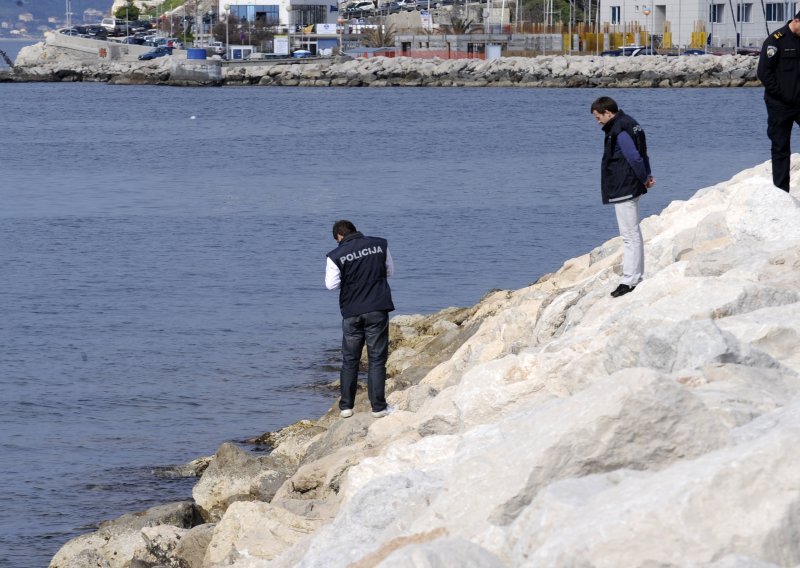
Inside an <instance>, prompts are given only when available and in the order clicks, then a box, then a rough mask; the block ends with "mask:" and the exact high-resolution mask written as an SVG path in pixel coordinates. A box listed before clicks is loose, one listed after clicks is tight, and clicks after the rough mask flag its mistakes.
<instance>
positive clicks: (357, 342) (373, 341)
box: [339, 311, 389, 412]
mask: <svg viewBox="0 0 800 568" xmlns="http://www.w3.org/2000/svg"><path fill="white" fill-rule="evenodd" d="M365 342H366V344H367V360H368V361H369V369H368V372H367V394H369V402H370V404H371V405H372V411H373V412H380V411H381V410H384V409H386V393H385V389H386V359H387V358H388V357H389V313H388V312H385V311H379V312H367V313H366V314H361V315H358V316H353V317H349V318H344V319H343V320H342V372H341V375H340V382H341V399H340V400H339V409H340V410H344V409H346V408H353V406H354V405H355V402H356V388H357V386H358V367H359V363H360V362H361V351H362V350H363V349H364V343H365Z"/></svg>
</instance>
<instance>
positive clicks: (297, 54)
mask: <svg viewBox="0 0 800 568" xmlns="http://www.w3.org/2000/svg"><path fill="white" fill-rule="evenodd" d="M370 4H371V2H370ZM311 55H312V54H311V52H310V51H309V50H307V49H295V50H294V51H293V52H292V57H294V58H295V59H305V58H306V57H311Z"/></svg>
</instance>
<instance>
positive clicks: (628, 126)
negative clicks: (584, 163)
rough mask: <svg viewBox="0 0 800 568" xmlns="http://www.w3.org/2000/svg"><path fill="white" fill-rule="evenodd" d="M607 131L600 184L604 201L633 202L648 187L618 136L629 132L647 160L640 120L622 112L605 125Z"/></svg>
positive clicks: (641, 154) (640, 153) (604, 129)
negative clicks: (639, 175) (624, 152)
mask: <svg viewBox="0 0 800 568" xmlns="http://www.w3.org/2000/svg"><path fill="white" fill-rule="evenodd" d="M603 131H604V132H605V133H606V138H605V147H604V148H603V160H602V166H601V169H600V187H601V189H602V195H603V203H618V202H622V201H629V200H631V199H634V198H636V197H639V196H640V195H644V194H645V193H647V188H646V187H645V186H644V184H643V183H642V181H641V180H640V179H639V178H637V177H636V172H634V171H633V168H632V167H631V165H630V164H629V163H628V160H626V159H625V156H623V155H622V152H621V151H620V149H619V147H618V146H617V136H619V134H620V133H621V132H623V131H624V132H627V133H628V135H629V136H630V137H631V139H632V140H633V143H634V144H635V145H636V149H637V150H638V151H639V155H640V156H641V157H642V158H644V159H647V141H646V138H645V134H644V130H643V129H642V127H641V126H639V123H637V122H636V121H635V120H634V119H633V118H631V117H630V116H628V115H627V114H625V113H624V112H622V111H619V112H618V113H617V114H616V116H615V117H614V120H613V121H611V122H608V123H606V125H605V126H604V127H603Z"/></svg>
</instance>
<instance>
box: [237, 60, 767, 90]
mask: <svg viewBox="0 0 800 568" xmlns="http://www.w3.org/2000/svg"><path fill="white" fill-rule="evenodd" d="M757 64H758V58H754V57H749V56H741V55H726V56H721V57H719V56H714V55H703V56H684V57H664V56H646V57H599V56H564V55H553V56H541V57H504V58H501V59H494V60H491V61H483V60H479V59H459V60H441V59H414V58H409V57H398V58H386V57H375V58H371V59H354V60H351V61H336V62H333V63H332V64H321V65H316V66H315V65H308V66H306V67H304V68H298V67H295V66H288V67H287V66H272V67H266V68H260V67H259V68H246V67H236V66H235V65H233V66H230V67H228V68H227V69H226V71H225V82H226V83H228V84H232V83H238V84H259V85H281V86H296V85H299V86H306V87H317V86H322V87H340V86H342V87H744V86H759V85H760V82H759V81H758V78H757V77H756V67H757Z"/></svg>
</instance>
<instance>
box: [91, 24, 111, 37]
mask: <svg viewBox="0 0 800 568" xmlns="http://www.w3.org/2000/svg"><path fill="white" fill-rule="evenodd" d="M86 35H89V36H92V37H93V38H95V39H105V38H106V37H107V36H108V30H107V29H105V28H104V27H103V26H99V25H97V24H91V25H88V26H86Z"/></svg>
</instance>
